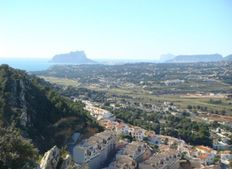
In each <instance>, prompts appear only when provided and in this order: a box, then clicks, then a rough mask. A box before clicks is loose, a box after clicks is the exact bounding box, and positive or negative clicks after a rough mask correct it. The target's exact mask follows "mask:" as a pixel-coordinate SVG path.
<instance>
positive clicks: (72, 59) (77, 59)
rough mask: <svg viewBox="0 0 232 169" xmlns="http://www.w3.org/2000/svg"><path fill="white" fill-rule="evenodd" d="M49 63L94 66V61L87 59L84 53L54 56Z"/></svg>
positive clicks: (77, 52)
mask: <svg viewBox="0 0 232 169" xmlns="http://www.w3.org/2000/svg"><path fill="white" fill-rule="evenodd" d="M51 62H53V63H72V64H94V63H96V62H95V61H93V60H91V59H88V58H87V57H86V55H85V52H84V51H76V52H70V53H65V54H58V55H55V56H54V57H53V58H52V60H51Z"/></svg>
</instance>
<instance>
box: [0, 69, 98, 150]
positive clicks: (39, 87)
mask: <svg viewBox="0 0 232 169" xmlns="http://www.w3.org/2000/svg"><path fill="white" fill-rule="evenodd" d="M12 124H15V126H16V127H17V128H19V129H20V130H21V131H22V135H23V136H24V137H26V138H30V139H32V143H33V144H34V145H35V146H36V147H37V148H38V149H39V150H40V151H41V152H44V151H46V150H48V149H49V148H51V147H52V146H54V145H58V146H62V145H64V144H65V143H66V142H67V139H68V138H69V137H70V135H71V134H72V133H73V132H75V131H79V132H81V133H83V134H84V135H86V134H89V131H93V132H94V131H97V130H98V129H99V127H98V125H96V123H95V122H94V121H93V120H92V119H91V118H90V117H89V116H88V115H87V112H86V111H85V110H84V109H83V105H82V103H73V102H71V101H69V100H68V99H65V98H63V97H61V96H59V95H58V94H57V93H56V92H54V91H53V90H52V89H51V88H50V84H48V83H47V82H45V81H44V80H41V79H39V78H37V77H35V76H30V75H28V74H27V73H25V72H24V71H20V70H16V69H13V68H10V67H9V66H7V65H2V66H0V126H1V127H2V126H5V127H8V126H11V125H12Z"/></svg>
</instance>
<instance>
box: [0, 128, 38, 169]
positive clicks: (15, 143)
mask: <svg viewBox="0 0 232 169" xmlns="http://www.w3.org/2000/svg"><path fill="white" fill-rule="evenodd" d="M37 158H38V152H37V150H36V149H35V148H34V146H33V145H32V144H31V143H30V142H29V141H28V140H26V139H25V138H23V137H22V136H21V135H20V133H19V131H17V130H16V129H14V128H12V127H10V128H0V168H13V169H19V168H22V167H24V165H26V164H27V165H33V164H34V161H35V160H36V159H37Z"/></svg>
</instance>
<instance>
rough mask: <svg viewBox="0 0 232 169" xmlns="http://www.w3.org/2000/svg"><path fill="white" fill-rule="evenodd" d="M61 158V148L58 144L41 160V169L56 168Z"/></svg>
mask: <svg viewBox="0 0 232 169" xmlns="http://www.w3.org/2000/svg"><path fill="white" fill-rule="evenodd" d="M59 160H60V150H59V148H58V147H57V146H54V147H53V148H52V149H50V150H49V151H47V152H46V153H45V154H44V156H43V158H42V160H41V162H40V169H56V168H57V165H58V162H59Z"/></svg>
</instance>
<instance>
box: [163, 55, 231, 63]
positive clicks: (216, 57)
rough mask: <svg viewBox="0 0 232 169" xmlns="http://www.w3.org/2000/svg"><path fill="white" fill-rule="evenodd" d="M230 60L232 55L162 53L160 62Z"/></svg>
mask: <svg viewBox="0 0 232 169" xmlns="http://www.w3.org/2000/svg"><path fill="white" fill-rule="evenodd" d="M218 61H232V55H229V56H226V57H223V56H222V55H220V54H198V55H177V56H175V55H172V54H168V55H162V56H161V58H160V62H166V63H191V62H218Z"/></svg>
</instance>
